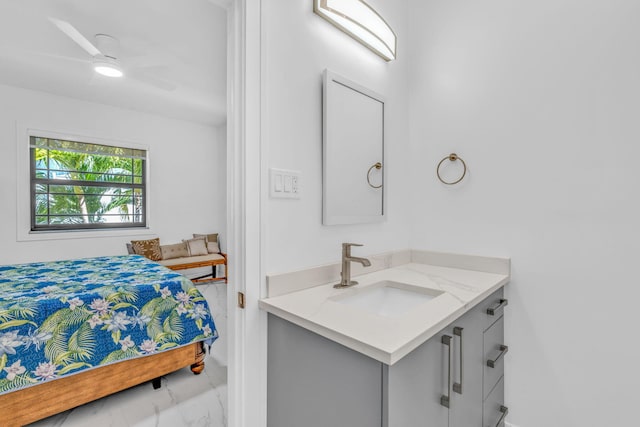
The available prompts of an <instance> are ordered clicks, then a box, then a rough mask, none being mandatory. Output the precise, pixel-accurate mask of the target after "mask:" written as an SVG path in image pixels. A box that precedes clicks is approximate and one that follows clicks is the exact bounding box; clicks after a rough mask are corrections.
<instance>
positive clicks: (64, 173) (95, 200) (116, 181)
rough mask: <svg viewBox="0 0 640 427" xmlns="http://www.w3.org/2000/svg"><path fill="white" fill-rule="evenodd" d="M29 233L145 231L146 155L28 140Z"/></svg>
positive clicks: (122, 149) (131, 150) (90, 145)
mask: <svg viewBox="0 0 640 427" xmlns="http://www.w3.org/2000/svg"><path fill="white" fill-rule="evenodd" d="M30 143H31V147H30V156H31V162H30V163H31V231H48V230H82V229H107V228H124V227H146V225H147V220H146V217H147V214H146V211H147V209H146V177H145V175H146V174H145V171H146V168H145V163H146V158H147V152H146V151H145V150H140V149H134V148H127V147H116V146H109V145H100V144H93V143H85V142H79V141H67V140H61V139H53V138H45V137H39V136H31V140H30Z"/></svg>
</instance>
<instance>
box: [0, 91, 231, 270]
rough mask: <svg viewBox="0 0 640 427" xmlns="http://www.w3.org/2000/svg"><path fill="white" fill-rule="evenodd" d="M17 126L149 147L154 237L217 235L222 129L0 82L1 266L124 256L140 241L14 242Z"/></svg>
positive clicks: (221, 219)
mask: <svg viewBox="0 0 640 427" xmlns="http://www.w3.org/2000/svg"><path fill="white" fill-rule="evenodd" d="M21 125H26V126H30V127H35V128H38V129H45V130H46V129H51V130H64V131H67V132H72V133H75V134H80V135H87V136H92V137H99V138H105V139H113V140H114V141H128V142H134V143H138V144H145V145H148V146H149V150H150V153H149V154H150V176H149V185H150V194H149V196H150V207H149V212H150V214H151V221H150V225H151V227H152V230H151V231H152V232H153V233H154V234H153V236H159V237H160V239H161V243H175V242H179V241H180V240H181V239H183V238H187V237H190V236H191V233H194V232H197V233H199V232H214V231H220V232H222V233H223V232H224V230H225V227H226V224H225V223H226V217H225V215H226V208H225V197H226V196H225V194H226V190H225V188H226V179H225V176H226V166H225V164H226V163H225V161H226V158H225V157H226V147H225V138H224V136H223V134H224V129H216V128H214V127H207V126H203V125H199V124H194V123H190V122H186V121H178V120H174V119H168V118H164V117H160V116H154V115H149V114H144V113H139V112H135V111H131V110H124V109H119V108H115V107H110V106H105V105H100V104H93V103H89V102H83V101H77V100H74V99H70V98H64V97H60V96H56V95H51V94H47V93H43V92H36V91H31V90H25V89H20V88H16V87H10V86H3V85H0V148H1V153H2V159H3V161H2V167H1V168H0V200H2V201H3V202H4V206H3V207H2V209H1V210H0V212H1V214H0V219H1V220H0V242H1V243H2V244H1V245H0V264H8V263H16V262H31V261H44V260H54V259H68V258H76V257H88V256H100V255H113V254H124V253H126V248H125V242H127V241H129V240H131V239H132V238H147V236H119V237H100V238H91V239H88V238H82V233H75V235H77V236H78V237H79V238H77V239H64V240H46V241H18V240H17V238H16V236H17V233H16V206H15V204H16V200H17V194H16V187H17V179H18V176H17V168H16V158H17V151H16V150H17V141H16V137H17V136H16V135H17V128H18V127H19V126H21ZM66 234H68V233H66ZM110 234H111V235H113V234H112V233H110V232H108V231H105V232H104V235H105V236H109V235H110Z"/></svg>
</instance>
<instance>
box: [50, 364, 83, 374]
mask: <svg viewBox="0 0 640 427" xmlns="http://www.w3.org/2000/svg"><path fill="white" fill-rule="evenodd" d="M85 366H86V367H89V368H90V367H91V365H90V364H88V363H84V362H75V363H70V364H68V365H67V366H65V367H64V368H62V369H60V370H59V371H58V372H57V374H58V375H64V374H66V373H68V372H71V371H74V370H76V369H80V368H84V367H85Z"/></svg>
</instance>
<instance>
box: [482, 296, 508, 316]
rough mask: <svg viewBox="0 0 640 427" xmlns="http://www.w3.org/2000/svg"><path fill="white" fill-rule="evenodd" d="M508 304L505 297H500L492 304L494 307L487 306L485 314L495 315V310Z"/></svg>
mask: <svg viewBox="0 0 640 427" xmlns="http://www.w3.org/2000/svg"><path fill="white" fill-rule="evenodd" d="M507 304H509V300H508V299H505V298H500V301H499V303H498V305H496V306H494V307H489V308H487V314H488V315H489V316H495V315H496V311H498V310H500V309H501V308H504V306H505V305H507Z"/></svg>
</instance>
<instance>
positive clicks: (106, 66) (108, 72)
mask: <svg viewBox="0 0 640 427" xmlns="http://www.w3.org/2000/svg"><path fill="white" fill-rule="evenodd" d="M93 69H94V70H95V72H96V73H98V74H102V75H103V76H107V77H122V76H124V72H123V71H122V68H121V67H120V64H118V61H117V60H115V59H113V58H109V57H108V56H101V57H96V58H95V59H94V60H93Z"/></svg>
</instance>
